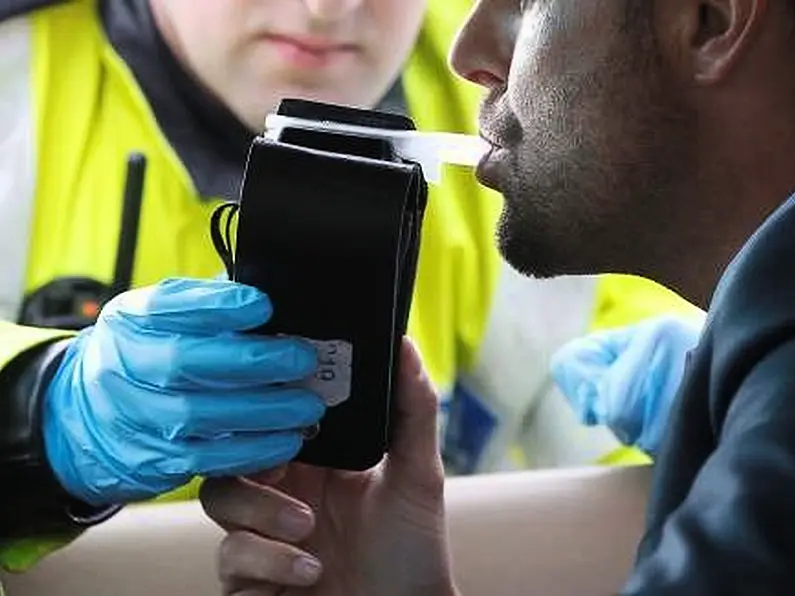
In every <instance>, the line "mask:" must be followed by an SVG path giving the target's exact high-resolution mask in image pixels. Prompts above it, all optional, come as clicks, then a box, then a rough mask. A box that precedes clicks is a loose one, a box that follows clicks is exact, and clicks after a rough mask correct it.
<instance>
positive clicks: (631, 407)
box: [552, 316, 703, 455]
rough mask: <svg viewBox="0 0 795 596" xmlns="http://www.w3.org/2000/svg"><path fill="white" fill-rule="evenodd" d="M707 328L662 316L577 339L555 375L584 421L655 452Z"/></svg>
mask: <svg viewBox="0 0 795 596" xmlns="http://www.w3.org/2000/svg"><path fill="white" fill-rule="evenodd" d="M702 326H703V319H702V320H697V319H685V318H676V317H673V316H660V317H655V318H652V319H648V320H646V321H643V322H642V323H638V324H635V325H631V326H627V327H622V328H618V329H611V330H608V331H602V332H598V333H594V334H591V335H588V336H585V337H582V338H579V339H575V340H573V341H571V342H569V343H568V344H566V345H565V346H563V347H562V348H561V349H560V350H558V351H557V352H556V353H555V354H554V355H553V357H552V376H553V378H554V380H555V382H556V383H557V384H558V386H559V387H560V389H561V391H562V392H563V394H564V396H565V397H566V399H567V400H568V401H569V403H570V404H571V406H572V407H573V408H574V411H575V413H576V415H577V416H578V418H579V420H580V421H581V422H582V423H583V424H586V425H588V426H594V425H606V426H607V427H608V428H609V429H610V430H611V431H613V433H614V434H615V435H616V437H617V438H618V440H619V441H621V442H622V443H624V444H625V445H630V446H635V447H638V448H640V449H642V450H643V451H645V452H646V453H648V454H650V455H654V454H655V453H656V452H657V449H658V447H659V445H660V442H661V441H662V437H663V433H664V431H665V426H666V424H667V422H668V416H669V414H670V410H671V405H672V403H673V401H674V398H675V397H676V393H677V390H678V389H679V384H680V383H681V380H682V376H683V374H684V367H685V359H686V356H687V353H688V352H689V351H690V350H691V349H693V348H694V347H695V346H696V344H697V343H698V339H699V336H700V335H701V329H702Z"/></svg>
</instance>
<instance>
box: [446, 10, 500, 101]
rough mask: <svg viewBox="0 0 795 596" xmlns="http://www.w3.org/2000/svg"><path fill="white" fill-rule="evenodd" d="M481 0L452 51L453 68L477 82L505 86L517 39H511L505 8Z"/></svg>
mask: <svg viewBox="0 0 795 596" xmlns="http://www.w3.org/2000/svg"><path fill="white" fill-rule="evenodd" d="M495 4H498V3H495V2H491V1H490V0H479V1H478V2H477V3H476V4H475V6H474V8H473V9H472V12H471V13H470V15H469V17H468V18H467V20H466V22H465V23H464V25H463V26H462V27H461V29H460V30H459V32H458V35H457V36H456V39H455V42H454V43H453V48H452V50H451V52H450V67H451V68H452V69H453V70H454V71H455V72H456V73H458V74H459V75H460V76H462V77H464V78H465V79H467V80H468V81H471V82H473V83H475V84H477V85H481V86H483V87H487V88H494V87H501V86H503V85H505V83H506V82H507V80H508V72H509V70H510V67H511V53H512V50H513V40H511V39H508V36H507V35H506V28H505V25H504V22H505V19H506V18H508V17H507V15H506V14H505V11H504V10H499V9H498V8H497V7H495V6H494V5H495Z"/></svg>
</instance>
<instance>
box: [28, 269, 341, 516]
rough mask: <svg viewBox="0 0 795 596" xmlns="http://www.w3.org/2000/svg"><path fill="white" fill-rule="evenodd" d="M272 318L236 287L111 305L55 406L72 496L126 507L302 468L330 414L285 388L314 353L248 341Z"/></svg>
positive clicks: (53, 426) (56, 387) (190, 284)
mask: <svg viewBox="0 0 795 596" xmlns="http://www.w3.org/2000/svg"><path fill="white" fill-rule="evenodd" d="M271 314H272V309H271V304H270V301H269V300H268V297H267V296H266V295H264V294H262V293H261V292H259V291H257V290H256V289H254V288H252V287H249V286H245V285H242V284H238V283H234V282H230V281H224V280H190V279H170V280H166V281H164V282H162V283H160V284H157V285H155V286H152V287H148V288H143V289H140V290H133V291H130V292H126V293H124V294H121V295H119V296H117V297H116V298H114V299H113V300H112V301H110V302H109V303H108V304H107V305H106V306H105V307H104V308H103V310H102V312H101V313H100V316H99V319H98V320H97V323H96V324H95V325H94V326H93V327H91V328H89V329H87V330H85V331H83V332H81V333H80V334H79V335H78V336H77V338H76V339H75V340H74V341H73V342H72V344H71V345H70V346H69V347H68V348H67V351H66V353H65V355H64V358H63V360H62V362H61V363H60V365H59V368H58V370H57V372H56V374H55V376H54V377H53V379H52V381H51V383H50V385H49V387H48V389H47V392H46V395H45V402H44V441H45V449H46V453H47V457H48V460H49V462H50V465H51V467H52V468H53V471H54V472H55V475H56V476H57V478H58V479H59V481H60V482H61V484H62V485H63V486H64V488H65V489H66V490H67V491H68V492H70V493H71V494H72V495H73V496H75V497H77V498H79V499H81V500H83V501H84V502H86V503H89V504H91V505H96V506H99V505H106V504H113V503H124V502H130V501H135V500H140V499H145V498H149V497H152V496H156V495H159V494H162V493H165V492H168V491H169V490H172V489H175V488H177V487H179V486H182V485H183V484H185V483H186V482H188V481H189V480H190V479H191V478H193V477H194V476H214V475H242V474H249V473H253V472H256V471H260V470H263V469H268V468H272V467H275V466H278V465H281V464H283V463H285V462H287V461H289V460H290V459H292V458H293V457H294V456H295V455H296V454H297V453H298V451H299V449H300V448H301V445H302V434H301V433H302V429H303V428H305V427H307V426H311V425H313V424H315V423H316V422H318V420H319V419H320V418H321V416H322V415H323V413H324V411H325V406H324V404H323V402H322V401H321V399H320V398H319V397H318V396H317V395H315V394H313V393H311V392H309V391H307V390H305V389H300V388H295V387H294V386H293V387H284V386H282V384H283V383H286V382H291V381H300V380H302V379H305V378H307V377H308V376H310V375H311V374H312V373H313V372H314V370H315V368H316V366H317V357H316V352H315V350H314V348H313V347H312V346H311V345H310V344H309V343H306V342H303V341H300V340H297V339H289V338H268V337H262V336H255V335H252V334H243V333H241V332H242V331H245V330H249V329H252V328H256V327H258V326H260V325H263V324H264V323H266V322H267V321H268V320H269V319H270V317H271Z"/></svg>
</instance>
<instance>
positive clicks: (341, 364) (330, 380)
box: [291, 337, 353, 408]
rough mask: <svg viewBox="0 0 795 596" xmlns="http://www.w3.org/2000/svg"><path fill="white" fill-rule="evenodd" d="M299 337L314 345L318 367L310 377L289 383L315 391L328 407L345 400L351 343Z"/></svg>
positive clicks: (348, 383) (349, 387)
mask: <svg viewBox="0 0 795 596" xmlns="http://www.w3.org/2000/svg"><path fill="white" fill-rule="evenodd" d="M301 339H303V340H304V341H308V342H309V343H311V344H312V345H313V346H315V349H316V350H317V361H318V368H317V371H316V372H315V374H314V375H312V376H311V377H308V378H307V379H305V380H303V381H300V382H297V383H291V385H292V386H294V387H305V388H307V389H309V390H310V391H313V392H314V393H317V395H318V396H319V397H320V398H321V399H322V400H323V401H324V402H325V403H326V405H327V406H328V407H329V408H331V407H334V406H337V405H339V404H341V403H342V402H344V401H345V400H347V399H348V398H349V397H350V395H351V377H352V374H353V344H352V343H350V342H348V341H344V340H339V339H331V340H318V339H309V338H306V337H303V338H301Z"/></svg>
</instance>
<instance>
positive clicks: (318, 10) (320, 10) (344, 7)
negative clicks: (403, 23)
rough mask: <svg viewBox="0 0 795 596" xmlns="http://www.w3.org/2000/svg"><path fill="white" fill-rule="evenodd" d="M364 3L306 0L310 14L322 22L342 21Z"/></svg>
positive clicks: (349, 0) (362, 0) (356, 0)
mask: <svg viewBox="0 0 795 596" xmlns="http://www.w3.org/2000/svg"><path fill="white" fill-rule="evenodd" d="M376 1H379V0H376ZM363 2H364V0H304V4H306V7H307V9H308V10H309V12H310V14H311V15H312V16H313V17H314V18H316V19H318V20H321V21H334V20H337V19H340V18H342V17H344V16H346V15H347V14H348V13H350V12H352V11H354V10H356V9H357V8H359V7H360V6H361V5H362V3H363Z"/></svg>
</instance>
